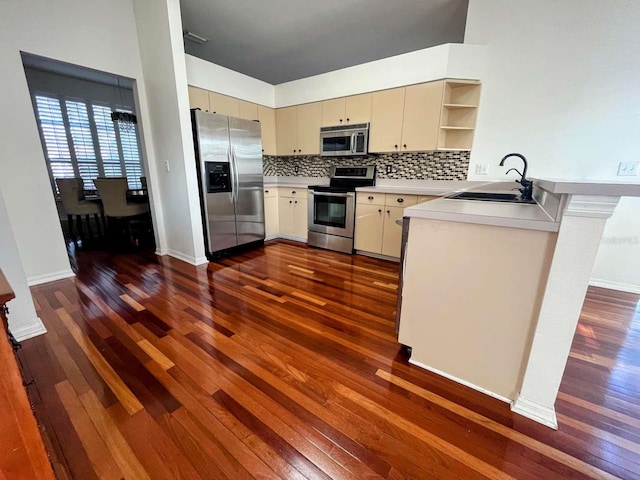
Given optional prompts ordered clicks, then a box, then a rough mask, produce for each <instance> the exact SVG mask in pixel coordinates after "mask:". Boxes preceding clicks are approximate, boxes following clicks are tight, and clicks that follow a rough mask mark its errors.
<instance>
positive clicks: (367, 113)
mask: <svg viewBox="0 0 640 480" xmlns="http://www.w3.org/2000/svg"><path fill="white" fill-rule="evenodd" d="M370 121H371V94H370V93H364V94H362V95H352V96H351V97H342V98H332V99H331V100H325V101H323V102H322V126H323V127H333V126H335V125H350V124H355V123H367V122H370Z"/></svg>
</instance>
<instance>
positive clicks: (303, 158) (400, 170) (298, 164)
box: [263, 151, 471, 180]
mask: <svg viewBox="0 0 640 480" xmlns="http://www.w3.org/2000/svg"><path fill="white" fill-rule="evenodd" d="M470 154H471V152H468V151H452V152H438V151H433V152H398V153H382V154H376V155H373V154H372V155H368V156H364V157H338V158H331V157H320V156H316V155H300V156H279V157H276V156H270V155H265V157H264V162H263V165H264V174H265V175H269V176H291V177H296V176H297V177H328V176H329V167H330V166H332V165H336V166H345V167H347V166H359V165H367V166H368V165H375V166H376V177H377V178H384V179H397V180H466V179H467V171H468V169H469V157H470ZM388 166H390V167H391V173H387V167H388Z"/></svg>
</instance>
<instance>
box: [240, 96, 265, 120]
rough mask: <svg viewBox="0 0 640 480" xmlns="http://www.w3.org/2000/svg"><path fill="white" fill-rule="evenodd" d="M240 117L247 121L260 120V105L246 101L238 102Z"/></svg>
mask: <svg viewBox="0 0 640 480" xmlns="http://www.w3.org/2000/svg"><path fill="white" fill-rule="evenodd" d="M238 117H239V118H244V119H245V120H260V118H259V116H258V105H256V104H255V103H251V102H245V101H244V100H238Z"/></svg>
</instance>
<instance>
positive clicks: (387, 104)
mask: <svg viewBox="0 0 640 480" xmlns="http://www.w3.org/2000/svg"><path fill="white" fill-rule="evenodd" d="M404 95H405V89H404V88H394V89H391V90H383V91H380V92H374V93H373V94H372V96H371V128H370V131H369V151H370V152H395V151H399V150H400V145H401V142H402V118H403V115H404Z"/></svg>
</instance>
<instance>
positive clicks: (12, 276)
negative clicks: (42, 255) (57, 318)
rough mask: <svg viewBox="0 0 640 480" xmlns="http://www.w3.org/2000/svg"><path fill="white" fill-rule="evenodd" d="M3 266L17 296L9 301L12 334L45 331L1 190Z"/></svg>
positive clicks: (20, 335) (19, 337)
mask: <svg viewBox="0 0 640 480" xmlns="http://www.w3.org/2000/svg"><path fill="white" fill-rule="evenodd" d="M0 269H1V270H2V272H3V273H4V275H5V277H6V278H7V280H8V281H9V284H11V288H12V289H13V292H14V293H15V295H16V298H14V299H13V300H11V301H10V302H9V303H8V304H7V306H8V307H9V329H10V330H11V333H13V335H14V336H15V337H16V339H17V340H18V341H21V340H25V339H27V338H31V337H33V336H35V335H38V334H40V333H44V332H45V331H46V330H45V328H44V325H42V322H41V321H40V319H39V318H38V317H37V316H36V310H35V308H34V306H33V299H32V298H31V292H30V291H29V286H28V285H27V277H26V276H25V274H24V268H23V266H22V262H21V261H20V255H19V254H18V246H17V245H16V239H15V237H14V236H13V231H12V228H11V222H10V220H9V214H8V213H7V209H6V207H5V203H4V199H3V197H2V192H0ZM3 341H4V339H3Z"/></svg>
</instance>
